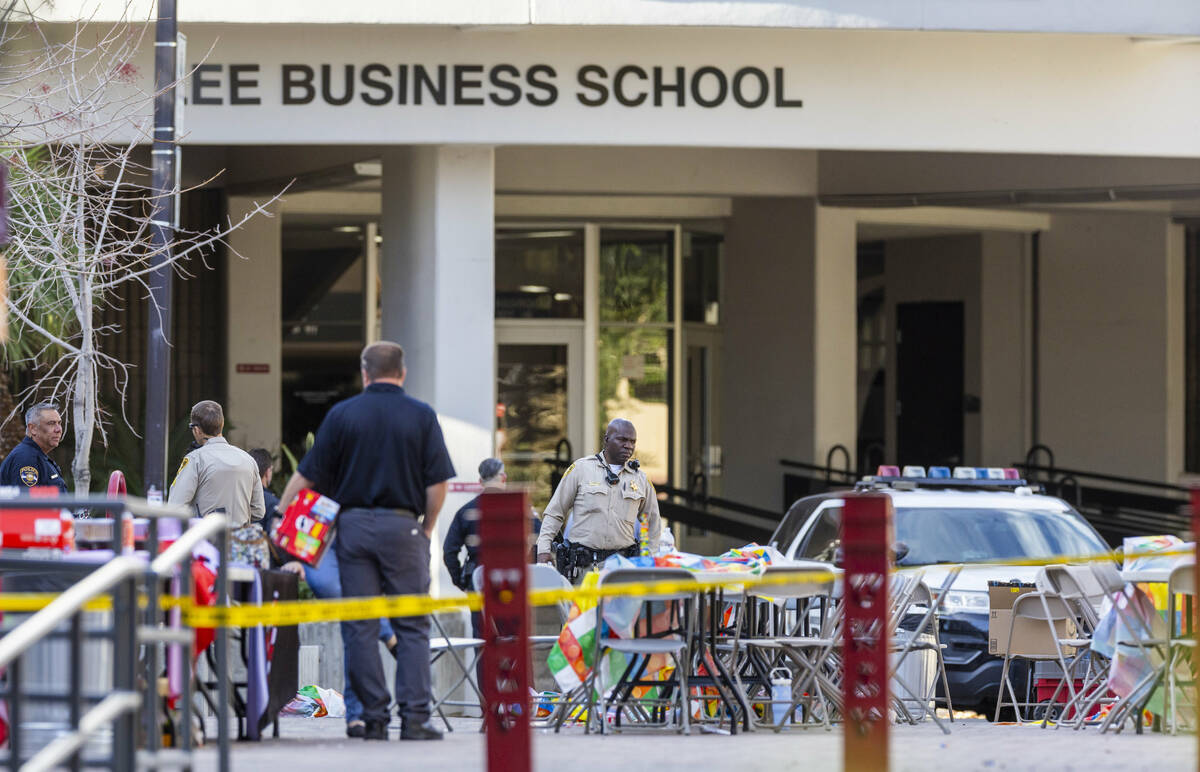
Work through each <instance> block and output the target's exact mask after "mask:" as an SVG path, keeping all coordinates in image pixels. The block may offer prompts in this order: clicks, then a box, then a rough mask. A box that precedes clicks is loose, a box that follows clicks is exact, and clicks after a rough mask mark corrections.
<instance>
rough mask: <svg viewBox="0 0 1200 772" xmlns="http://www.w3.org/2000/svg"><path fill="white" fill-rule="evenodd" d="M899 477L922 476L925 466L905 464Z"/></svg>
mask: <svg viewBox="0 0 1200 772" xmlns="http://www.w3.org/2000/svg"><path fill="white" fill-rule="evenodd" d="M900 476H901V477H924V476H925V467H923V466H906V467H904V471H903V472H901V473H900Z"/></svg>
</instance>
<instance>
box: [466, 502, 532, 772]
mask: <svg viewBox="0 0 1200 772" xmlns="http://www.w3.org/2000/svg"><path fill="white" fill-rule="evenodd" d="M479 516H480V519H479V562H480V563H481V564H482V565H483V629H482V631H481V633H480V635H481V636H482V638H483V639H484V640H485V641H486V644H485V645H484V647H483V655H482V656H483V683H482V684H480V688H481V689H482V690H483V698H484V701H485V702H486V705H485V707H484V711H483V715H484V727H485V729H486V731H487V768H488V769H489V770H491V772H529V770H531V769H532V768H533V739H532V737H531V735H530V723H529V709H530V705H529V684H530V673H531V668H530V662H529V596H528V594H527V589H528V587H527V583H528V582H527V577H526V569H525V561H526V556H527V553H528V549H527V547H526V544H525V539H526V537H527V535H528V533H529V500H528V497H527V496H526V494H525V492H524V491H503V492H494V493H493V492H487V493H484V494H483V495H482V496H480V498H479Z"/></svg>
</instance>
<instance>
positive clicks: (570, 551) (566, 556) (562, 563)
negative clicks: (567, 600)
mask: <svg viewBox="0 0 1200 772" xmlns="http://www.w3.org/2000/svg"><path fill="white" fill-rule="evenodd" d="M637 554H638V545H637V544H636V543H635V544H630V545H629V546H628V547H622V548H621V549H615V550H602V549H596V548H594V547H589V546H587V545H585V544H572V543H571V542H569V541H567V540H566V539H564V540H562V541H561V542H559V543H558V544H556V545H555V547H554V562H555V565H556V567H557V568H558V572H559V573H560V574H562V575H563V576H565V577H566V578H567V579H568V580H569V581H572V582H574V581H575V580H576V579H577V578H578V577H579V576H580V575H581V574H582V573H584V572H585V571H588V570H590V569H591V567H592V566H594V565H596V564H597V563H603V562H604V561H605V560H608V558H609V556H611V555H622V556H624V557H627V558H632V557H636V556H637Z"/></svg>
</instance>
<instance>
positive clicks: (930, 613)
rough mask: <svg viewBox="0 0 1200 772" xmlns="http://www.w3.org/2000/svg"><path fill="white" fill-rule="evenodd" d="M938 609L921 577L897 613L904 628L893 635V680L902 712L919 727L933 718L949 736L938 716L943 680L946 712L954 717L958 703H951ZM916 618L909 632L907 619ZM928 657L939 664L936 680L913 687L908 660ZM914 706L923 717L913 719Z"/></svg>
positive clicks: (936, 665) (901, 627)
mask: <svg viewBox="0 0 1200 772" xmlns="http://www.w3.org/2000/svg"><path fill="white" fill-rule="evenodd" d="M937 605H938V604H937V603H936V602H935V599H934V597H933V593H932V592H931V591H930V589H929V586H928V585H926V584H925V582H924V581H922V580H921V579H920V578H919V577H918V578H917V581H916V584H915V587H914V589H913V592H912V593H911V594H910V595H909V607H908V608H902V609H897V610H896V615H897V617H898V620H899V621H900V624H899V626H898V627H897V629H896V630H895V632H894V633H893V635H892V644H891V652H892V655H893V662H892V665H891V676H892V682H893V683H894V684H895V685H896V686H897V687H899V688H898V689H897V690H896V691H897V694H895V696H896V697H898V698H899V699H900V708H901V710H902V711H903V713H904V714H906V715H907V718H908V719H909V722H910V723H914V724H915V723H918V722H920V721H922V720H924V718H925V716H930V717H931V718H933V720H934V722H935V723H937V724H938V726H939V727H940V728H941V729H942V731H943V732H945V733H946V734H949V729H948V728H947V727H945V726H944V725H943V724H942V723H941V721H940V719H939V718H938V715H937V684H938V681H939V680H940V681H941V684H942V693H943V694H944V695H945V702H946V708H947V709H948V710H949V711H950V715H951V717H953V715H954V703H953V702H951V700H950V681H949V679H948V677H947V676H946V659H945V657H944V656H943V654H942V649H943V645H942V639H941V635H940V633H939V631H938V614H937ZM914 615H919V618H918V621H917V623H916V625H915V626H914V629H912V630H908V629H905V625H904V620H905V618H906V617H910V616H914ZM926 653H932V655H933V659H934V662H935V663H936V664H935V668H936V671H935V673H934V677H933V678H931V679H930V683H929V685H928V686H926V685H925V684H911V683H909V682H908V679H907V678H906V677H905V668H904V662H905V660H906V659H907V657H909V656H912V655H914V654H916V655H918V656H920V655H922V654H926ZM915 669H917V670H922V669H921V668H915ZM899 692H903V693H904V694H900V693H899ZM906 695H907V696H906ZM910 703H911V704H914V705H916V706H917V707H918V709H919V715H917V716H913V715H912V711H910V710H908V704H910ZM898 712H899V711H898Z"/></svg>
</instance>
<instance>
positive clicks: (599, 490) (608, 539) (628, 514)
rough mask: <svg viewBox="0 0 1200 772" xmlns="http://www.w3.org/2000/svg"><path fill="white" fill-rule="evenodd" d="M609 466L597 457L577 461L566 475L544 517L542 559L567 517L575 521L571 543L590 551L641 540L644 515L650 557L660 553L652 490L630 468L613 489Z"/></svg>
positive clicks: (540, 541) (659, 523) (540, 543)
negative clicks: (609, 477) (610, 482)
mask: <svg viewBox="0 0 1200 772" xmlns="http://www.w3.org/2000/svg"><path fill="white" fill-rule="evenodd" d="M605 468H606V465H605V464H604V463H603V462H601V461H600V459H599V458H597V457H596V456H588V457H587V458H581V459H579V460H578V461H576V462H575V463H574V464H572V465H571V467H570V468H569V469H568V470H567V472H566V474H564V475H563V478H562V481H561V482H560V483H559V484H558V489H557V490H556V491H554V495H553V496H552V497H551V498H550V503H549V504H547V505H546V511H544V512H542V530H541V533H540V534H539V535H538V542H537V551H538V554H539V555H541V554H544V553H548V552H550V544H551V542H552V541H553V539H554V536H555V535H556V534H557V533H558V532H559V531H560V530H561V529H562V527H563V523H565V522H566V520H567V513H568V512H573V513H574V514H573V518H572V520H571V543H572V544H583V545H585V546H588V547H591V548H592V549H600V550H615V549H624V548H625V547H628V546H629V545H630V544H634V543H636V542H637V540H638V518H639V517H641V516H643V515H644V516H645V517H646V520H647V525H648V526H649V542H650V552H651V554H653V553H654V552H655V551H656V550H657V549H658V539H659V536H661V534H662V521H661V520H659V517H658V498H657V497H656V496H655V495H654V486H652V485H651V484H650V481H649V480H647V479H646V474H645V473H644V472H642V471H641V470H640V469H639V470H637V471H634V470H632V469H630V468H629V464H626V465H625V466H624V467H622V468H621V472H620V474H619V475H618V477H619V478H620V481H619V482H618V483H617V484H616V485H609V484H608V481H607V480H606V479H605V474H604V470H605Z"/></svg>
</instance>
